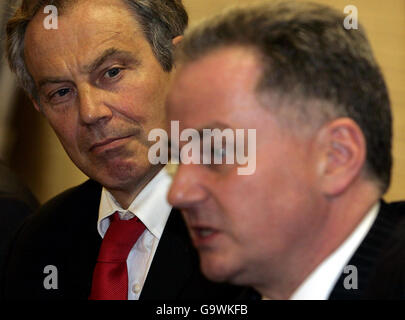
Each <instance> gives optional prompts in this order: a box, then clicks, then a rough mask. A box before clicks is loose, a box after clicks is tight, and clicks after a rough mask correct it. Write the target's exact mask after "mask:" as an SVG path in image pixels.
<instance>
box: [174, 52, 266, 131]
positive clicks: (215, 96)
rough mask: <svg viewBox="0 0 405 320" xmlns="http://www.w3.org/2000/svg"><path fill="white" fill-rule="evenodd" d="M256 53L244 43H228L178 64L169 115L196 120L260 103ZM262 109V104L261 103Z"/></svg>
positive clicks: (238, 111)
mask: <svg viewBox="0 0 405 320" xmlns="http://www.w3.org/2000/svg"><path fill="white" fill-rule="evenodd" d="M261 69H262V68H261V65H260V58H259V54H258V53H257V52H256V51H255V50H254V49H251V48H247V47H239V46H238V47H227V48H221V49H217V50H215V51H213V52H210V53H208V54H207V55H205V56H204V57H202V58H199V59H198V60H196V61H193V62H189V63H186V64H185V65H182V66H180V67H179V70H178V72H176V75H175V78H174V80H173V85H172V87H171V91H170V94H169V98H168V104H167V105H168V111H169V114H170V115H171V117H172V118H175V117H177V118H178V119H181V120H183V121H188V122H189V123H188V125H190V126H193V127H196V126H197V123H196V122H200V123H202V122H204V121H205V122H207V121H211V120H212V118H215V117H216V118H221V117H222V118H223V117H230V116H232V117H233V118H236V117H237V116H238V115H241V114H246V112H247V110H251V109H253V108H255V107H258V106H259V102H258V100H257V95H256V86H257V82H258V80H259V79H260V76H261V74H262V70H261ZM261 109H263V107H261ZM263 110H264V109H263Z"/></svg>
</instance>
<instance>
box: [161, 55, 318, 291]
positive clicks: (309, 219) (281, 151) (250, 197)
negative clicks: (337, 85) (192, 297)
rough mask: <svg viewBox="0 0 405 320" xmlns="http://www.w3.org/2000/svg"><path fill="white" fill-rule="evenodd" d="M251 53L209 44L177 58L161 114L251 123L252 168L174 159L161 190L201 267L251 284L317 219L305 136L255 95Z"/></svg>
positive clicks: (256, 69)
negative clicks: (200, 52)
mask: <svg viewBox="0 0 405 320" xmlns="http://www.w3.org/2000/svg"><path fill="white" fill-rule="evenodd" d="M258 61H259V59H258V58H257V54H256V53H255V52H254V51H252V50H250V49H246V48H241V47H230V48H225V49H219V50H217V51H213V52H211V53H208V54H207V55H206V56H205V57H202V58H200V59H199V60H197V61H194V62H191V63H188V64H186V65H184V66H180V67H179V69H178V73H176V76H175V79H174V81H173V87H172V90H171V91H170V93H169V97H168V102H167V107H168V120H171V121H175V120H179V121H180V132H181V130H183V129H186V128H196V129H197V130H201V129H204V128H220V129H222V130H223V129H224V128H231V129H233V130H236V129H245V132H246V130H247V129H256V135H257V138H256V148H257V152H256V171H255V173H254V174H253V175H238V174H237V168H238V165H237V164H235V165H231V164H223V165H203V164H180V166H179V168H178V171H177V174H176V175H175V177H174V181H173V184H172V187H171V190H170V193H169V201H170V202H171V203H172V204H173V205H174V206H177V207H179V208H181V209H182V212H183V214H184V217H185V220H186V222H187V225H188V227H189V230H190V233H191V237H192V239H193V242H194V244H195V246H196V247H197V248H198V250H199V253H200V258H201V266H202V270H203V272H204V273H205V274H206V275H207V276H208V277H209V278H210V279H212V280H217V281H230V282H233V283H238V284H251V285H254V284H255V282H256V281H257V282H258V283H260V281H261V280H262V279H261V278H260V277H261V276H262V275H263V274H266V275H269V274H271V273H272V272H273V273H274V274H277V273H279V271H280V272H282V269H283V268H284V267H285V266H286V265H287V263H291V261H290V259H292V258H291V257H293V256H295V257H296V256H297V254H296V253H297V252H300V250H301V248H302V247H305V246H307V245H308V243H309V242H310V238H311V237H312V236H313V230H315V229H316V228H317V227H319V225H320V224H322V222H323V218H322V215H319V214H318V212H319V211H320V210H322V208H319V207H317V204H319V203H320V202H319V201H318V200H319V197H320V193H319V191H318V188H317V186H316V177H317V174H316V165H315V163H316V161H315V156H314V155H313V154H312V152H311V148H312V146H311V138H310V137H297V135H294V134H291V133H290V132H289V130H288V128H286V127H282V126H281V125H280V124H279V123H278V121H277V116H275V115H274V114H273V113H272V112H270V111H269V110H266V106H263V104H260V103H259V102H258V100H257V94H256V92H255V87H256V84H257V81H258V78H259V76H260V75H261V70H262V67H261V66H260V64H259V62H258ZM267 102H268V104H269V105H271V104H272V103H275V102H274V101H272V100H271V99H268V101H267ZM269 267H272V268H274V269H273V270H272V269H270V271H269ZM276 269H277V270H276Z"/></svg>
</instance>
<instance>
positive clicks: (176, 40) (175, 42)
mask: <svg viewBox="0 0 405 320" xmlns="http://www.w3.org/2000/svg"><path fill="white" fill-rule="evenodd" d="M183 38H184V37H183V36H177V37H175V38H173V40H172V43H173V45H174V46H177V45H178V44H179V43H180V41H181V40H183Z"/></svg>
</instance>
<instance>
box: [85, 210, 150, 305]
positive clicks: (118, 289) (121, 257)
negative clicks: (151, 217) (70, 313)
mask: <svg viewBox="0 0 405 320" xmlns="http://www.w3.org/2000/svg"><path fill="white" fill-rule="evenodd" d="M144 230H145V225H144V224H143V223H142V221H141V220H139V219H138V218H136V217H135V218H132V219H130V220H120V217H119V214H118V212H115V213H114V215H113V216H112V217H110V226H109V228H108V230H107V232H106V234H105V236H104V239H103V242H102V243H101V248H100V252H99V255H98V259H97V263H96V267H95V269H94V273H93V283H92V288H91V294H90V297H89V300H128V271H127V257H128V254H129V252H130V251H131V249H132V247H133V246H134V244H135V242H136V241H137V240H138V238H139V236H140V235H141V234H142V233H143V231H144Z"/></svg>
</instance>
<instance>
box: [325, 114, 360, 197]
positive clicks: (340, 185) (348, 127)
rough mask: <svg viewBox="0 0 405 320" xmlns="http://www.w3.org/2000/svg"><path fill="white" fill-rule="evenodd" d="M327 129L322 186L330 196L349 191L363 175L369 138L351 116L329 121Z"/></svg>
mask: <svg viewBox="0 0 405 320" xmlns="http://www.w3.org/2000/svg"><path fill="white" fill-rule="evenodd" d="M321 130H322V131H323V133H322V138H321V139H323V140H324V141H323V142H322V146H323V148H324V152H323V153H324V157H323V160H322V161H321V162H323V163H322V172H321V179H322V187H323V191H324V192H325V193H326V194H328V195H329V196H334V195H338V194H340V193H342V192H343V191H345V190H347V189H348V188H349V186H350V185H351V184H352V183H353V182H354V180H355V179H356V178H357V177H359V175H360V173H361V171H362V169H363V167H364V163H365V161H366V160H365V159H366V141H365V137H364V134H363V132H362V130H361V129H360V127H359V126H358V125H357V124H356V123H355V122H354V121H353V120H352V119H349V118H339V119H336V120H334V121H332V122H330V123H328V124H327V125H326V126H325V127H324V128H322V129H321Z"/></svg>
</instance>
